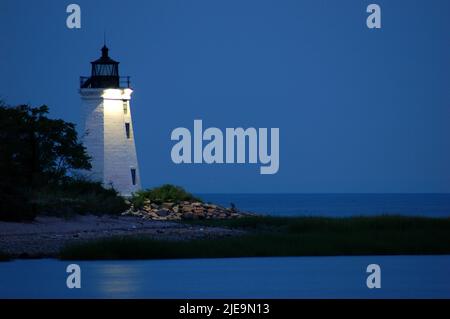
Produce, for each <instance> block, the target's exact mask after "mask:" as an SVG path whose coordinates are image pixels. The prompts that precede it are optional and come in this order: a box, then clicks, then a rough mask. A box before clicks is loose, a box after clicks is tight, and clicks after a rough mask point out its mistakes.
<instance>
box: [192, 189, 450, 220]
mask: <svg viewBox="0 0 450 319" xmlns="http://www.w3.org/2000/svg"><path fill="white" fill-rule="evenodd" d="M199 196H200V197H201V198H202V199H204V200H205V201H210V202H213V203H217V204H221V205H225V206H229V205H230V203H231V202H232V203H234V204H235V205H236V207H238V208H239V209H242V210H248V211H253V212H258V213H266V214H271V215H284V216H300V215H311V216H317V215H322V216H351V215H379V214H401V215H423V216H434V217H442V216H450V194H199Z"/></svg>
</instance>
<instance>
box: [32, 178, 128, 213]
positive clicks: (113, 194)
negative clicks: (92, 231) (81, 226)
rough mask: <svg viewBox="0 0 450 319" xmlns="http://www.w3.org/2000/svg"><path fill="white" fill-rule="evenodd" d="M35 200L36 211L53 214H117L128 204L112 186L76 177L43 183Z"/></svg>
mask: <svg viewBox="0 0 450 319" xmlns="http://www.w3.org/2000/svg"><path fill="white" fill-rule="evenodd" d="M34 202H35V204H36V205H37V208H38V211H39V213H41V214H46V215H52V216H70V215H74V214H81V215H85V214H94V215H104V214H108V215H118V214H120V213H122V212H124V211H125V210H127V209H128V207H129V204H127V202H126V201H125V199H124V198H123V197H121V196H120V195H119V194H118V193H117V191H116V190H115V189H113V188H108V189H106V188H104V187H103V186H102V184H101V183H100V182H92V181H88V180H84V179H79V178H77V179H73V178H66V179H65V180H64V181H62V182H59V183H57V184H53V185H48V186H46V187H45V188H43V189H41V190H39V192H38V193H37V194H36V196H35V200H34Z"/></svg>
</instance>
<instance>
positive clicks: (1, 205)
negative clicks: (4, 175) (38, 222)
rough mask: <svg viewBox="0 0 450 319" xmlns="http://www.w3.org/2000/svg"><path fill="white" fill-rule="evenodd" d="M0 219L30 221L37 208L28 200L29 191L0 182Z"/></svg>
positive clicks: (29, 196)
mask: <svg viewBox="0 0 450 319" xmlns="http://www.w3.org/2000/svg"><path fill="white" fill-rule="evenodd" d="M0 193H1V196H0V220H4V221H31V220H33V219H34V218H35V217H36V214H37V209H36V207H35V206H34V205H33V204H32V203H31V202H30V198H31V191H30V190H29V189H25V188H22V187H19V186H14V185H5V184H3V183H1V184H0Z"/></svg>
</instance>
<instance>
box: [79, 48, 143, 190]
mask: <svg viewBox="0 0 450 319" xmlns="http://www.w3.org/2000/svg"><path fill="white" fill-rule="evenodd" d="M101 51H102V55H101V57H100V58H99V59H97V60H95V61H93V62H91V76H89V77H83V76H82V77H80V91H79V92H80V96H81V106H82V114H83V121H82V139H83V144H84V146H85V147H86V150H87V153H88V154H89V156H90V157H91V164H92V169H91V170H90V171H89V172H87V174H88V177H89V179H91V180H94V181H100V182H102V184H103V185H104V186H105V187H113V188H114V189H115V190H117V191H118V192H119V193H120V194H121V195H122V196H127V197H128V196H131V194H132V193H133V192H136V191H137V190H139V189H140V188H141V180H140V176H139V167H138V161H137V154H136V145H135V136H134V132H133V121H132V117H131V103H130V102H131V94H132V93H133V90H132V89H131V87H130V77H128V76H127V77H121V76H119V62H117V61H114V60H113V59H111V58H110V57H109V52H108V51H109V50H108V48H107V47H106V45H104V46H103V48H102V49H101Z"/></svg>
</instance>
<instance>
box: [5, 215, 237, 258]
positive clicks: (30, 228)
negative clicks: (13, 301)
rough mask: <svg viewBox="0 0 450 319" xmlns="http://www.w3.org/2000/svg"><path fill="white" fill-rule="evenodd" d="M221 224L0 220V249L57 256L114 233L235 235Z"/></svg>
mask: <svg viewBox="0 0 450 319" xmlns="http://www.w3.org/2000/svg"><path fill="white" fill-rule="evenodd" d="M244 233H245V232H243V231H240V230H236V229H227V228H222V227H205V226H199V225H188V224H183V223H180V222H178V223H177V222H173V221H163V220H159V221H157V220H151V219H149V218H142V217H139V216H93V215H86V216H77V217H74V218H71V219H63V218H57V217H45V216H40V217H37V218H36V220H35V221H33V222H32V223H12V222H0V252H1V253H3V254H6V255H8V256H11V257H12V258H44V257H57V256H58V254H59V251H60V249H61V248H63V247H64V246H65V245H68V244H72V243H82V242H88V241H91V240H96V239H101V238H109V237H114V236H146V237H149V238H152V239H158V240H192V239H208V238H219V237H229V236H239V235H242V234H244Z"/></svg>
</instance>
